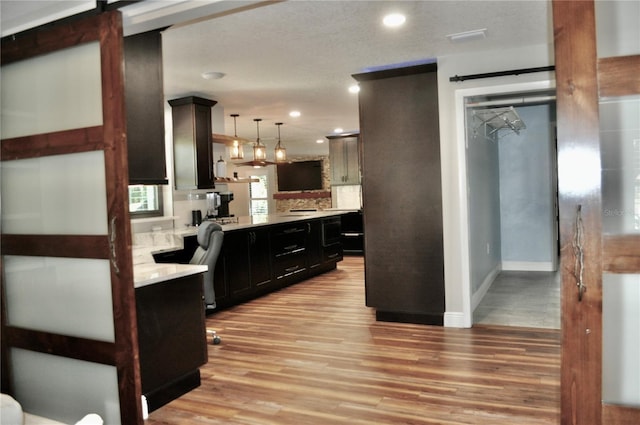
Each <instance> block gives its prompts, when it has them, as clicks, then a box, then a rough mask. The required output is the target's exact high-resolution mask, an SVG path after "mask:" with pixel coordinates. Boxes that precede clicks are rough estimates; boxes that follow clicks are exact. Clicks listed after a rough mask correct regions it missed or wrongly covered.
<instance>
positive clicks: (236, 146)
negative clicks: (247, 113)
mask: <svg viewBox="0 0 640 425" xmlns="http://www.w3.org/2000/svg"><path fill="white" fill-rule="evenodd" d="M231 116H232V117H233V145H232V146H231V152H230V154H229V159H244V150H243V149H242V144H241V143H240V142H239V141H238V131H237V128H236V118H237V117H239V116H240V115H238V114H231Z"/></svg>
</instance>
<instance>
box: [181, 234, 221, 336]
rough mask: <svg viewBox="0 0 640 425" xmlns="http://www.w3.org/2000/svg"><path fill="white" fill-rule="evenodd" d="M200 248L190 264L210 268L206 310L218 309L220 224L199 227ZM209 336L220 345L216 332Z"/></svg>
mask: <svg viewBox="0 0 640 425" xmlns="http://www.w3.org/2000/svg"><path fill="white" fill-rule="evenodd" d="M197 239H198V247H197V248H196V251H195V252H194V253H193V257H191V261H189V264H202V265H206V266H208V270H207V271H206V272H205V273H204V280H203V281H204V307H205V309H206V310H213V309H215V308H216V293H215V289H214V285H213V279H214V274H215V269H216V262H217V261H218V256H219V255H220V249H221V248H222V240H223V239H224V232H223V231H222V227H220V225H219V224H217V223H214V222H211V221H203V222H202V224H200V226H199V227H198V236H197ZM207 334H209V335H211V336H212V342H213V343H214V344H220V337H219V336H218V335H216V331H214V330H212V329H207Z"/></svg>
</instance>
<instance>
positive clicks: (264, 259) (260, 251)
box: [248, 230, 271, 287]
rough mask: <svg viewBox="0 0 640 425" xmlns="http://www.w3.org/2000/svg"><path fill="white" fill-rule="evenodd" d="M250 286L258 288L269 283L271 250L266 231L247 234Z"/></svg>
mask: <svg viewBox="0 0 640 425" xmlns="http://www.w3.org/2000/svg"><path fill="white" fill-rule="evenodd" d="M248 238H249V263H250V264H251V285H252V286H253V287H260V286H265V285H268V284H269V283H270V282H271V249H270V244H269V231H268V230H253V231H251V232H248Z"/></svg>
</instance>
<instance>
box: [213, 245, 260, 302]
mask: <svg viewBox="0 0 640 425" xmlns="http://www.w3.org/2000/svg"><path fill="white" fill-rule="evenodd" d="M248 237H249V236H248V232H225V234H224V241H223V242H222V250H221V253H220V254H221V256H220V257H221V258H218V265H220V263H221V262H222V265H223V267H224V272H225V273H224V274H225V281H226V283H227V285H228V288H229V297H230V298H232V299H233V298H241V297H243V296H246V295H247V294H248V293H249V292H250V291H251V290H252V287H251V275H250V274H249V265H250V260H249V243H248ZM221 260H222V261H221ZM218 265H216V268H217V267H218ZM217 298H218V297H217V296H216V303H217Z"/></svg>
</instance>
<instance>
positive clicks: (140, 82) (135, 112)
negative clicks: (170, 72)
mask: <svg viewBox="0 0 640 425" xmlns="http://www.w3.org/2000/svg"><path fill="white" fill-rule="evenodd" d="M124 63H125V67H124V70H125V85H124V88H125V102H126V113H127V149H128V154H129V156H128V158H129V184H167V170H166V157H165V149H164V95H163V87H162V35H161V34H160V32H159V31H150V32H146V33H142V34H136V35H132V36H129V37H125V38H124Z"/></svg>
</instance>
